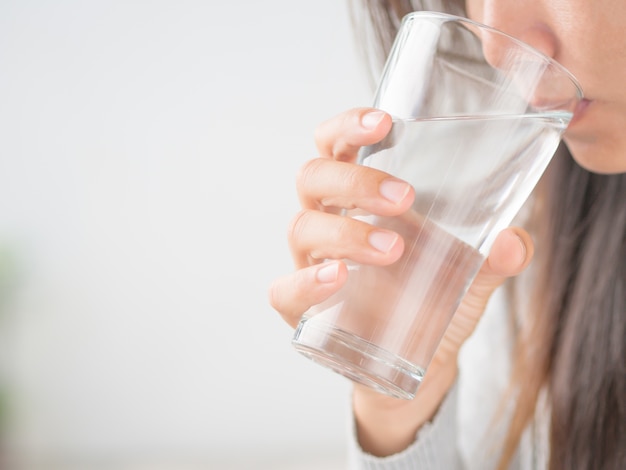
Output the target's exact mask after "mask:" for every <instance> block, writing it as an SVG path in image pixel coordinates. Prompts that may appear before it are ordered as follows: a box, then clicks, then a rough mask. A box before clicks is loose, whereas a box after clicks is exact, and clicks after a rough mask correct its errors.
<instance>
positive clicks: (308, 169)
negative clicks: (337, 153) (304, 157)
mask: <svg viewBox="0 0 626 470" xmlns="http://www.w3.org/2000/svg"><path fill="white" fill-rule="evenodd" d="M323 164H324V161H323V160H322V159H321V158H313V159H311V160H309V161H307V162H306V163H304V165H302V166H301V167H300V169H299V170H298V173H297V174H296V187H297V189H298V192H299V193H302V192H303V191H305V190H306V188H307V187H309V186H310V182H311V181H312V180H314V179H315V176H316V175H317V173H318V172H319V169H320V167H321V166H322V165H323Z"/></svg>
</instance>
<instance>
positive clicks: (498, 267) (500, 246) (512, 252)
mask: <svg viewBox="0 0 626 470" xmlns="http://www.w3.org/2000/svg"><path fill="white" fill-rule="evenodd" d="M533 254H534V244H533V241H532V238H531V237H530V235H529V234H528V232H526V231H525V230H523V229H521V228H517V227H511V228H508V229H505V230H503V231H502V232H500V234H499V235H498V237H497V238H496V240H495V241H494V244H493V246H492V248H491V252H490V253H489V256H488V258H487V260H486V261H485V263H484V264H483V266H482V268H481V270H480V272H479V273H478V276H476V280H475V281H474V283H473V284H472V286H471V288H470V291H472V292H473V293H474V294H475V295H476V296H477V297H478V298H481V299H484V301H485V303H486V301H487V300H488V298H489V296H490V295H491V293H492V292H493V291H494V290H495V289H496V288H497V287H498V286H500V285H501V284H502V283H503V282H504V281H505V280H506V279H507V278H509V277H512V276H517V275H518V274H520V273H521V272H522V271H524V269H526V267H527V266H528V265H529V264H530V262H531V261H532V258H533Z"/></svg>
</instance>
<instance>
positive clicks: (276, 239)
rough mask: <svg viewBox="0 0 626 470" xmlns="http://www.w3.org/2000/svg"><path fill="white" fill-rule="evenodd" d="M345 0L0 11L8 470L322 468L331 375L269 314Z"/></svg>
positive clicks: (335, 400) (359, 80) (31, 3)
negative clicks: (12, 464) (19, 469)
mask: <svg viewBox="0 0 626 470" xmlns="http://www.w3.org/2000/svg"><path fill="white" fill-rule="evenodd" d="M346 4H347V1H342V0H319V1H316V2H308V3H307V2H304V3H303V2H297V1H289V0H266V1H263V2H259V1H252V0H240V1H236V2H226V1H224V2H218V1H214V0H204V1H201V0H176V1H174V0H169V1H165V0H158V1H157V0H108V1H105V0H102V1H95V0H94V1H87V0H83V1H79V0H75V1H71V0H54V1H53V0H50V1H45V0H2V1H1V2H0V255H1V256H0V273H3V274H2V276H0V279H3V281H2V282H3V286H4V287H3V289H2V290H0V295H2V296H3V297H2V299H0V300H2V302H1V303H0V308H1V310H0V340H1V341H0V351H1V358H2V361H1V363H0V364H1V365H2V380H1V381H0V393H2V394H3V396H4V395H6V396H7V398H6V400H5V403H8V410H9V420H8V421H7V422H6V427H7V429H6V433H5V436H6V437H5V441H6V443H7V445H8V446H9V448H10V449H11V451H12V452H13V453H14V454H16V455H18V456H20V457H21V459H22V460H23V461H26V460H27V461H28V462H29V466H28V467H24V468H45V469H46V470H48V469H52V468H55V469H56V468H59V469H66V468H67V469H69V468H99V469H109V468H115V469H118V468H124V469H129V468H133V469H135V468H151V469H154V468H176V469H184V468H194V469H196V468H211V469H214V468H215V469H222V468H223V469H240V468H241V469H244V468H245V469H274V470H275V469H283V468H284V469H291V468H293V469H309V468H320V469H327V470H328V469H331V468H341V466H342V465H343V462H344V458H345V456H344V451H345V449H344V447H345V445H346V428H347V420H348V415H349V413H348V411H349V410H348V409H349V384H348V383H347V381H345V379H343V378H341V377H339V376H338V375H336V374H334V373H332V372H330V371H328V370H326V369H324V368H322V367H320V366H318V365H315V364H313V363H311V362H309V361H308V360H307V359H305V358H304V357H301V356H300V355H298V354H297V353H296V352H295V351H293V349H292V347H291V345H290V339H291V333H292V331H291V329H290V328H289V327H288V326H287V325H285V324H284V323H283V322H282V320H280V318H279V316H278V315H277V314H276V313H275V312H274V311H273V310H272V309H271V308H270V307H269V305H268V303H267V295H266V292H267V287H268V285H269V284H270V282H271V280H272V279H273V278H274V277H276V276H279V275H282V274H285V273H287V272H289V271H291V269H292V265H291V259H290V257H289V254H288V248H287V244H286V228H287V225H288V223H289V220H290V218H291V217H292V216H293V215H294V214H295V212H296V211H297V209H298V205H297V198H296V195H295V178H294V176H295V174H296V172H297V169H298V168H299V167H300V166H301V165H302V163H304V162H305V161H306V160H307V159H309V158H311V157H313V156H315V148H314V143H313V130H314V128H315V126H316V125H317V124H318V123H319V122H321V121H322V120H324V119H326V118H328V117H330V116H332V115H334V114H336V113H337V112H339V111H341V110H344V109H347V108H349V107H352V106H359V105H367V104H368V103H369V102H370V98H371V90H370V89H369V88H368V86H369V85H368V80H367V79H366V78H365V77H364V76H363V73H362V72H363V71H364V70H365V69H364V68H362V67H361V65H360V63H359V58H358V55H357V53H356V45H355V41H354V39H353V36H352V30H351V26H350V21H349V17H348V10H347V5H346Z"/></svg>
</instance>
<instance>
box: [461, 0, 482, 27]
mask: <svg viewBox="0 0 626 470" xmlns="http://www.w3.org/2000/svg"><path fill="white" fill-rule="evenodd" d="M465 12H466V14H467V17H468V18H469V19H470V20H474V21H477V22H479V23H482V22H483V0H467V1H466V2H465Z"/></svg>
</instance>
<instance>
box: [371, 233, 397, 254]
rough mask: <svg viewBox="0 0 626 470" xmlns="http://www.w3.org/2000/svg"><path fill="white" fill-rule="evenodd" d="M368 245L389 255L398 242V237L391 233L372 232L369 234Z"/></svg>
mask: <svg viewBox="0 0 626 470" xmlns="http://www.w3.org/2000/svg"><path fill="white" fill-rule="evenodd" d="M368 241H369V243H370V245H371V246H372V247H374V248H376V249H377V250H378V251H381V252H383V253H389V252H390V251H391V249H392V248H393V246H394V245H395V244H396V241H398V235H396V234H395V233H391V232H382V231H378V230H376V231H373V232H371V233H370V234H369V237H368Z"/></svg>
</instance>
